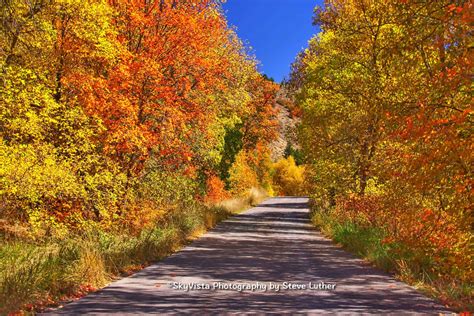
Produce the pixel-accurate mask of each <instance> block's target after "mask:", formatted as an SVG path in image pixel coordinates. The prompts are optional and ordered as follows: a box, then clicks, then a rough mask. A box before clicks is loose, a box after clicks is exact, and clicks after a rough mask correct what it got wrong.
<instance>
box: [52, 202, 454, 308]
mask: <svg viewBox="0 0 474 316" xmlns="http://www.w3.org/2000/svg"><path fill="white" fill-rule="evenodd" d="M307 201H308V200H307V199H306V198H301V197H281V198H272V199H269V200H267V201H265V202H264V203H262V204H260V205H259V206H257V207H254V208H252V209H250V210H248V211H246V212H244V213H242V214H239V215H237V216H234V217H232V218H230V219H228V220H226V221H224V222H222V223H220V224H219V225H218V226H217V227H216V228H215V229H213V230H212V231H210V232H208V233H207V234H205V235H204V236H202V237H201V238H199V239H198V240H196V241H194V242H193V243H192V244H190V245H189V246H187V247H185V248H184V249H182V250H181V251H179V252H177V253H175V254H173V255H172V256H170V257H168V258H166V259H165V260H163V261H161V262H159V263H157V264H154V265H152V266H149V267H148V268H146V269H144V270H142V271H140V272H138V273H136V274H134V275H132V276H130V277H127V278H124V279H121V280H119V281H116V282H114V283H112V284H110V285H109V286H107V287H106V288H104V289H103V290H101V291H98V292H96V293H92V294H90V295H88V296H86V297H84V298H82V299H80V300H78V301H76V302H73V303H70V304H67V305H65V306H64V307H63V308H61V309H57V310H54V311H51V312H50V313H53V314H54V313H60V314H73V315H77V314H84V313H88V314H101V313H106V314H110V313H120V314H137V313H154V314H163V313H165V314H175V313H177V314H178V313H179V314H181V313H192V314H199V315H202V314H229V313H230V314H231V313H278V314H292V313H301V314H318V313H320V314H328V313H347V314H353V313H373V314H380V313H393V314H397V315H398V314H401V313H402V314H407V313H420V314H439V313H449V310H447V309H445V308H444V307H443V306H441V305H439V304H438V303H436V302H435V301H433V300H431V299H429V298H427V297H425V296H424V295H422V294H420V293H419V292H417V291H415V290H414V289H413V288H411V287H409V286H408V285H406V284H404V283H402V282H399V281H396V280H395V279H393V278H392V277H390V276H389V275H387V274H385V273H383V272H381V271H378V270H376V269H374V268H371V267H369V266H367V265H366V264H364V263H363V261H362V260H360V259H357V258H356V257H354V256H353V255H351V254H349V253H347V252H346V251H343V250H341V249H340V248H338V247H336V246H334V244H333V243H332V242H331V241H330V240H328V239H326V238H324V237H323V236H322V235H321V234H320V233H318V232H317V231H316V230H315V229H313V227H312V226H311V224H310V222H309V217H308V212H309V210H308V206H307ZM284 282H288V283H287V284H286V288H285V283H284ZM310 282H311V289H310V288H308V287H309V283H310ZM321 282H324V284H325V285H326V289H318V287H320V286H319V284H321ZM191 283H195V284H200V287H201V288H202V289H201V290H198V289H193V290H189V291H186V290H185V288H184V287H185V286H186V285H188V284H191ZM270 283H271V284H272V285H273V288H272V289H270V288H269V287H270ZM290 283H291V285H292V286H294V287H296V288H295V289H290V288H288V287H289V286H290ZM333 284H335V285H336V286H335V289H331V287H332V286H333ZM231 286H233V287H234V288H235V289H229V290H226V289H224V288H226V287H231ZM238 286H241V287H245V286H247V287H251V286H253V287H254V291H251V290H243V291H240V292H239V291H238ZM264 286H266V287H267V288H266V290H265V288H264ZM276 286H280V289H279V291H277V290H276V289H275V287H276ZM305 286H306V288H303V287H305ZM196 287H197V286H196ZM206 287H210V288H211V289H206ZM298 287H300V288H299V289H298Z"/></svg>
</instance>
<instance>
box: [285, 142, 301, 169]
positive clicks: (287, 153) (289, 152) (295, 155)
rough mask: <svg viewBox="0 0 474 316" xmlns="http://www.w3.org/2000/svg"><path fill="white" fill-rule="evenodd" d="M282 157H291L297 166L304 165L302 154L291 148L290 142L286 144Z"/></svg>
mask: <svg viewBox="0 0 474 316" xmlns="http://www.w3.org/2000/svg"><path fill="white" fill-rule="evenodd" d="M283 156H284V157H285V158H288V157H290V156H292V157H293V159H294V160H295V163H296V165H297V166H301V165H302V164H303V163H304V156H303V152H302V151H301V150H300V149H297V148H295V147H293V145H292V144H291V142H288V144H287V145H286V148H285V152H284V153H283Z"/></svg>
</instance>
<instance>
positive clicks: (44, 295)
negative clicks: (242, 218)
mask: <svg viewBox="0 0 474 316" xmlns="http://www.w3.org/2000/svg"><path fill="white" fill-rule="evenodd" d="M265 198H266V194H265V192H264V191H263V190H259V189H252V190H250V192H249V193H248V194H247V195H246V196H244V197H241V198H235V199H230V200H226V201H223V202H221V203H219V204H217V205H213V206H203V205H197V204H196V205H195V206H194V207H192V208H186V209H185V210H184V209H183V210H182V211H178V212H173V214H171V216H170V217H169V218H168V219H167V220H166V221H165V222H162V223H161V224H160V225H159V226H156V227H153V228H150V229H145V230H143V231H142V232H141V233H139V234H138V235H136V236H131V235H126V234H122V235H120V234H117V233H106V232H103V231H98V230H97V231H91V232H88V233H87V234H84V235H82V236H79V235H72V236H70V237H69V238H67V239H63V240H55V239H47V240H43V241H42V242H41V243H38V242H37V243H33V242H31V241H26V240H25V239H13V240H12V239H9V240H8V241H7V239H5V242H3V243H2V244H1V245H0V314H7V313H10V312H14V311H19V310H33V309H36V310H37V311H38V310H42V309H43V308H44V307H45V305H51V303H52V302H57V301H59V300H61V299H63V298H65V297H71V296H78V295H84V294H85V293H86V292H88V291H91V290H93V289H95V288H100V287H103V286H104V285H106V284H107V283H108V282H110V281H112V280H113V279H116V278H117V277H119V276H123V275H129V274H130V273H131V272H132V271H136V270H138V269H140V268H142V267H144V266H146V265H148V264H150V263H151V262H154V261H157V260H160V259H162V258H164V257H166V256H168V255H169V254H171V253H173V252H175V251H176V250H178V249H180V248H181V247H183V245H185V244H186V243H187V242H188V241H189V240H190V239H195V238H198V237H199V236H200V235H202V234H203V233H204V232H205V231H206V230H207V229H209V228H211V227H214V226H215V225H216V224H217V223H218V222H220V221H221V220H223V219H225V218H227V217H229V216H230V215H232V214H236V213H238V212H241V211H243V210H245V209H247V208H249V207H250V206H254V205H256V204H258V203H260V202H261V201H263V200H264V199H265Z"/></svg>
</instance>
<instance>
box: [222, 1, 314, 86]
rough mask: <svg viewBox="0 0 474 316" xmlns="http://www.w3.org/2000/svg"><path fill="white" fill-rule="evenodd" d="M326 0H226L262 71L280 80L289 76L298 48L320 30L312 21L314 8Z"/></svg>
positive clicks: (228, 13)
mask: <svg viewBox="0 0 474 316" xmlns="http://www.w3.org/2000/svg"><path fill="white" fill-rule="evenodd" d="M322 3H323V0H227V2H226V3H225V4H224V11H225V13H226V16H227V19H228V21H229V24H231V25H234V26H236V27H237V34H238V35H239V37H240V38H241V39H242V40H243V41H244V42H245V43H247V45H248V46H251V47H252V48H253V53H254V54H255V55H256V56H257V59H258V60H259V61H260V63H261V67H260V71H261V72H262V73H265V74H267V75H268V76H269V77H273V78H274V79H275V81H277V82H280V81H281V80H282V79H283V78H284V77H287V76H288V74H289V71H290V65H291V63H292V62H293V61H294V59H295V57H296V55H297V54H298V52H300V51H301V50H302V49H303V48H306V47H307V43H308V40H309V39H310V38H311V37H312V36H313V35H314V34H316V33H317V32H318V31H319V30H318V28H317V27H315V26H313V25H312V17H313V9H314V7H315V6H316V5H322Z"/></svg>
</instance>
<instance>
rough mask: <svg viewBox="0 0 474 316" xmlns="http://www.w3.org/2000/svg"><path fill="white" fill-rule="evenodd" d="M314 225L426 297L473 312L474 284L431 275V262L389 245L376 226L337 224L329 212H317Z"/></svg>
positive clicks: (315, 212)
mask: <svg viewBox="0 0 474 316" xmlns="http://www.w3.org/2000/svg"><path fill="white" fill-rule="evenodd" d="M311 220H312V223H313V225H314V226H316V227H317V228H318V229H320V230H321V232H322V233H323V234H324V235H326V236H328V237H329V238H331V239H332V240H334V241H335V242H336V243H338V244H340V245H342V246H343V247H344V248H345V249H347V250H348V251H350V252H352V253H354V254H356V255H358V256H359V257H362V258H365V259H366V260H368V261H370V262H371V263H373V264H374V265H375V266H376V267H378V268H380V269H382V270H384V271H386V272H389V273H392V274H394V275H395V276H396V277H397V278H399V279H400V280H402V281H404V282H407V283H408V284H410V285H413V286H415V287H416V288H417V289H419V290H421V291H422V292H424V293H425V294H427V295H429V296H431V297H434V298H437V299H438V300H440V301H441V302H443V303H444V304H446V305H448V306H450V307H451V308H453V309H456V310H458V311H469V310H474V305H473V295H472V293H473V290H474V287H473V284H472V282H471V283H466V282H459V281H456V280H453V279H446V278H439V277H437V276H435V275H432V274H431V273H430V272H429V263H426V262H420V261H419V260H416V259H414V258H416V256H415V255H414V254H413V252H412V251H411V250H410V249H409V248H408V247H407V246H405V245H402V244H396V245H393V244H392V245H390V246H389V245H387V244H386V243H384V242H383V240H384V238H385V233H384V231H383V230H382V229H380V228H377V227H361V226H358V225H357V224H355V223H353V222H351V221H342V222H340V221H337V220H335V219H334V218H333V217H332V216H331V214H330V212H325V211H322V212H320V211H314V210H313V212H312V215H311Z"/></svg>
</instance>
